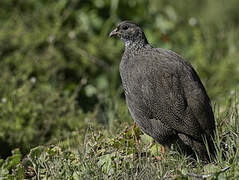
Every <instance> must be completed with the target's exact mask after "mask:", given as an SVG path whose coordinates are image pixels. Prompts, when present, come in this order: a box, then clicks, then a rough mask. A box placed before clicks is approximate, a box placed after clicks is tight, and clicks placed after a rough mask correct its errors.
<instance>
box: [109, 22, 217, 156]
mask: <svg viewBox="0 0 239 180" xmlns="http://www.w3.org/2000/svg"><path fill="white" fill-rule="evenodd" d="M112 36H117V37H119V38H120V39H121V40H123V42H124V46H125V51H124V55H123V57H122V59H121V62H120V76H121V79H122V83H123V88H124V92H125V97H126V102H127V105H128V108H129V111H130V114H131V116H132V117H133V119H134V120H135V122H136V124H137V125H138V126H139V127H140V128H141V130H142V131H143V132H144V133H146V134H148V135H149V136H151V137H153V138H154V139H155V140H156V141H157V142H159V143H160V144H162V145H164V146H170V145H171V144H173V143H176V144H178V145H179V146H180V148H181V150H183V151H184V152H185V153H187V154H191V153H192V152H196V153H197V154H198V156H199V158H201V159H208V153H207V150H206V146H205V140H206V141H207V143H208V147H209V151H210V152H211V153H214V144H213V138H214V131H215V121H214V115H213V111H212V108H211V105H210V99H209V97H208V95H207V93H206V90H205V88H204V87H203V84H202V82H201V81H200V79H199V77H198V75H197V73H196V72H195V70H194V69H193V67H192V66H191V65H190V64H189V63H188V62H187V61H186V60H184V59H183V58H182V57H181V56H179V55H178V54H176V53H175V52H173V51H170V50H166V49H162V48H153V47H152V46H151V45H150V44H149V43H148V41H147V39H146V37H145V35H144V32H143V30H142V29H141V28H140V27H139V26H138V25H137V24H135V23H133V22H129V21H124V22H122V23H120V24H119V25H118V26H117V28H116V29H115V30H113V31H112V32H111V33H110V37H112Z"/></svg>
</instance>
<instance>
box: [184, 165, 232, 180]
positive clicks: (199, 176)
mask: <svg viewBox="0 0 239 180" xmlns="http://www.w3.org/2000/svg"><path fill="white" fill-rule="evenodd" d="M228 169H230V166H227V167H225V168H223V169H221V170H220V172H217V173H219V174H220V173H223V172H225V171H227V170H228ZM217 173H213V174H205V175H200V174H194V173H187V175H188V176H191V177H195V178H199V179H206V178H209V177H210V176H213V175H215V174H217Z"/></svg>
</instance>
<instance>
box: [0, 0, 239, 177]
mask: <svg viewBox="0 0 239 180" xmlns="http://www.w3.org/2000/svg"><path fill="white" fill-rule="evenodd" d="M238 6H239V2H238V1H237V0H231V1H225V0H201V1H189V0H185V1H184V2H183V3H182V2H181V1H176V0H172V1H168V0H161V1H158V0H152V1H146V0H139V1H136V0H132V1H127V0H120V1H117V0H94V1H83V0H81V1H78V0H71V1H67V0H60V1H52V0H48V1H47V0H37V1H36V0H18V1H16V0H1V1H0V67H1V71H0V157H1V158H4V159H6V158H7V156H9V155H10V154H11V150H12V149H15V148H19V149H20V152H21V153H22V155H20V152H19V151H16V152H15V154H13V156H10V157H9V158H8V159H6V160H1V162H0V167H1V173H0V174H1V177H7V178H8V179H11V178H12V179H13V178H14V175H16V173H17V174H18V177H19V179H22V177H23V170H25V169H22V168H21V166H20V165H19V162H20V157H22V158H23V157H25V155H26V154H29V152H30V149H31V148H33V147H36V146H38V145H42V144H46V145H49V144H57V143H58V142H59V141H60V142H59V145H60V147H64V148H63V149H62V152H61V153H59V154H60V155H57V154H53V155H52V156H51V157H49V159H50V160H49V161H47V162H46V164H45V166H46V167H45V166H40V165H39V164H40V163H42V161H43V162H45V161H46V160H45V159H44V158H46V159H47V157H48V156H50V155H48V154H47V155H46V156H45V155H44V153H45V152H46V150H43V152H44V153H43V154H41V155H40V156H44V158H43V159H39V160H37V161H35V162H31V163H35V164H36V166H38V167H39V168H38V169H39V172H40V171H41V173H43V174H44V173H46V172H47V173H50V172H51V173H50V174H51V175H50V176H51V177H52V178H53V179H54V178H55V177H57V178H58V177H60V175H62V176H63V177H64V173H65V175H66V176H71V175H72V173H73V175H72V176H73V177H78V175H79V174H80V175H79V176H80V177H82V178H83V179H87V178H98V177H99V178H101V179H102V178H105V176H106V175H105V173H106V172H107V173H109V177H111V174H110V173H112V170H111V169H109V168H108V166H109V165H112V164H113V163H114V162H115V160H114V158H115V157H114V153H113V154H109V155H106V156H103V155H100V154H98V155H97V157H96V158H93V157H90V158H88V159H87V158H86V157H85V153H86V151H84V150H80V158H79V156H78V154H77V155H76V154H75V152H74V151H73V150H76V149H83V147H84V146H83V144H84V143H83V140H84V139H85V134H87V133H86V131H87V128H88V127H89V126H90V127H94V128H96V129H95V131H96V132H94V133H91V135H90V136H89V138H88V140H89V142H90V141H93V142H95V143H96V145H93V147H98V145H99V144H98V142H96V140H94V139H93V134H98V133H97V131H98V130H97V129H98V128H99V127H100V129H101V132H102V136H103V137H101V138H102V139H101V140H102V141H100V142H102V149H105V150H106V151H108V150H109V149H110V148H114V147H111V145H110V144H109V143H108V142H109V141H110V142H115V143H116V144H117V143H118V141H119V140H118V139H117V138H118V137H120V135H119V134H120V132H122V131H123V130H124V129H125V127H126V126H127V125H129V124H132V119H131V118H130V115H129V113H128V110H127V107H126V105H125V101H124V97H123V94H122V92H123V91H122V88H121V81H120V77H119V72H118V64H119V60H120V59H121V55H122V52H123V44H122V43H121V42H120V41H114V40H112V39H109V38H108V33H109V32H110V31H111V30H112V28H113V27H115V25H116V24H117V23H118V22H120V21H122V20H125V19H128V20H133V21H135V22H137V23H139V24H140V25H141V27H143V29H144V30H145V33H146V35H147V37H148V40H149V41H150V42H151V43H152V44H153V45H154V46H155V47H163V48H169V49H172V50H174V51H176V52H178V53H179V54H181V55H182V56H183V57H185V58H186V59H187V60H188V61H190V62H191V63H192V64H193V66H194V67H195V69H196V70H197V72H198V73H199V76H200V77H201V79H202V81H203V83H204V85H205V87H206V89H207V91H208V93H209V96H210V97H211V99H212V100H213V104H214V102H216V104H219V105H220V106H219V105H218V106H216V107H217V108H216V114H217V115H216V121H217V124H218V134H219V137H222V136H223V135H224V134H226V133H228V131H231V132H232V133H231V135H230V136H229V138H228V140H227V141H228V142H229V143H231V144H235V142H234V138H235V137H234V136H236V135H237V136H238V132H239V126H238V123H237V122H238V103H237V100H236V98H234V97H237V93H238V90H237V88H238V87H237V86H238V82H239V76H238V74H239V66H238V62H239V59H238V58H239V41H238V39H239V37H238V36H239V32H238V31H239V30H238V22H239V21H238V17H239V11H238V8H237V7H238ZM106 137H110V139H111V138H113V139H111V140H109V141H108V140H107V138H106ZM226 137H228V136H226ZM123 139H124V138H123ZM125 140H127V138H126V139H125ZM85 141H87V140H85ZM105 141H107V142H105ZM218 142H219V141H218ZM132 143H133V142H131V141H130V140H129V146H124V148H127V147H129V152H130V153H131V154H133V153H135V151H136V150H138V149H137V148H136V147H132V146H131V145H132ZM85 144H87V142H85ZM116 144H115V146H116ZM119 146H120V147H122V144H119ZM237 146H238V144H237ZM44 148H45V149H46V147H44ZM122 148H123V147H122ZM144 148H145V147H144ZM49 149H50V150H49V151H51V149H52V148H51V147H49ZM53 149H54V147H53ZM65 149H67V150H65ZM58 150H59V151H61V148H60V149H58ZM58 150H57V151H58ZM33 151H34V150H32V152H33ZM65 151H67V152H65ZM102 151H103V150H102ZM122 151H123V150H122ZM232 151H233V150H232V149H230V151H229V157H230V158H229V160H227V161H223V160H222V159H220V158H219V160H218V162H217V163H216V164H215V166H216V168H215V169H217V170H219V169H220V168H223V167H225V166H227V165H230V166H231V169H230V170H229V171H230V173H228V174H227V175H226V177H229V176H230V175H231V176H233V177H236V176H238V173H237V172H238V168H237V167H239V165H238V155H237V154H236V155H235V156H234V155H233V153H232ZM71 153H73V156H74V158H76V159H77V161H76V164H75V165H73V164H74V163H73V160H72V161H71V160H69V161H66V162H65V161H63V159H70V158H69V157H68V156H70V155H69V154H71ZM176 156H177V158H176V159H175V155H174V154H168V155H167V157H168V159H169V160H168V161H167V160H164V161H162V162H159V163H156V164H151V163H147V161H144V160H142V163H138V162H137V163H136V162H135V164H133V163H134V160H132V159H128V155H127V156H126V155H124V154H121V155H120V157H119V158H125V159H124V163H125V164H124V165H123V166H120V162H121V160H117V162H116V165H117V167H119V169H120V168H122V167H123V169H122V171H118V170H119V169H118V170H117V169H116V171H117V173H116V174H115V176H113V178H114V177H115V178H117V177H119V176H120V174H122V176H124V177H132V176H131V175H132V174H133V173H137V172H138V173H139V174H137V175H139V176H140V172H143V171H147V172H146V175H148V176H150V174H152V176H153V175H155V177H163V176H165V177H166V176H167V173H169V172H171V170H172V172H173V173H171V174H173V175H177V176H179V178H183V177H184V176H185V173H184V172H185V169H186V168H187V167H188V166H190V165H189V164H190V163H186V162H185V161H186V160H185V159H184V157H181V156H178V155H176ZM99 161H100V163H99V164H98V162H99ZM53 162H57V163H56V164H54V163H53ZM181 162H182V163H181ZM184 162H185V163H184ZM102 163H103V164H104V165H102ZM50 164H51V165H52V164H54V165H55V166H54V169H53V170H52V169H49V168H51V167H52V166H51V165H50ZM83 165H84V168H81V167H83ZM47 166H49V167H47ZM130 166H139V169H141V170H142V169H143V171H137V170H135V169H133V170H132V169H131V168H129V167H130ZM62 167H65V168H63V169H65V172H61V169H62ZM177 167H178V168H177ZM34 168H35V167H34ZM47 168H48V169H47ZM72 168H75V169H76V170H75V171H74V172H76V171H77V172H79V174H76V175H75V174H74V172H73V171H72ZM148 169H149V170H148ZM155 169H157V170H156V171H155ZM201 169H202V168H201V167H200V168H199V167H198V169H197V168H196V170H195V169H194V171H193V172H195V173H200V174H202V173H203V172H205V173H211V172H212V171H211V170H206V169H205V171H201ZM58 170H59V171H58ZM44 171H45V172H44ZM229 171H227V172H229ZM55 172H56V173H55ZM178 172H180V173H181V175H180V173H178ZM227 172H226V173H227ZM147 173H148V174H147ZM30 174H31V173H30ZM223 174H224V173H223ZM45 175H46V174H45ZM98 175H99V176H98ZM118 175H119V176H118ZM234 175H235V176H234ZM66 176H65V177H66ZM145 177H146V176H145ZM150 177H151V176H150ZM175 178H176V177H175Z"/></svg>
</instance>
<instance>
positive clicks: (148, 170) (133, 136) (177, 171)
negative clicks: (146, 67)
mask: <svg viewBox="0 0 239 180" xmlns="http://www.w3.org/2000/svg"><path fill="white" fill-rule="evenodd" d="M232 99H233V101H232V102H231V105H230V106H228V107H227V111H226V112H225V111H222V107H219V106H216V109H215V117H216V120H217V135H216V138H215V144H216V145H217V147H218V153H217V156H216V158H215V159H214V160H213V161H212V162H211V163H208V164H205V163H204V162H201V161H200V160H195V159H192V158H190V157H186V156H184V155H183V154H180V153H179V152H177V151H175V150H174V148H173V147H172V149H171V150H167V151H166V154H164V155H162V154H161V146H160V145H159V144H155V143H154V144H153V145H152V144H151V143H152V139H151V138H150V137H149V136H147V135H144V134H143V133H141V131H140V130H139V129H138V127H132V126H131V127H129V128H126V129H125V127H121V128H119V132H121V133H119V134H115V133H114V134H111V135H105V134H107V133H106V132H102V130H101V129H102V128H100V127H99V128H93V127H88V128H87V129H86V131H85V134H84V140H83V141H82V139H81V138H82V135H80V134H77V132H75V136H74V137H71V138H70V139H68V140H65V141H61V142H59V143H57V144H56V145H49V146H39V147H36V148H33V149H31V151H30V153H29V154H28V155H27V156H26V157H25V158H24V159H23V160H22V159H21V153H20V152H19V150H15V151H14V152H13V155H12V156H10V157H8V158H7V159H6V160H5V161H3V160H2V161H1V163H0V167H1V171H0V175H1V177H5V178H9V179H10V178H11V177H18V178H19V179H21V178H23V177H24V176H25V177H26V176H27V175H28V176H30V175H31V176H32V178H33V179H47V178H48V179H160V178H164V179H167V178H168V179H194V178H195V176H200V177H203V176H209V179H238V178H239V154H238V149H235V147H238V146H239V141H238V135H239V123H238V115H239V114H238V99H237V98H234V97H233V98H232ZM104 131H106V130H104ZM222 142H225V143H226V144H227V148H226V149H227V151H226V158H225V159H224V158H222V148H221V147H220V145H221V144H222ZM159 157H160V159H159ZM224 168H229V169H227V170H226V171H223V169H224Z"/></svg>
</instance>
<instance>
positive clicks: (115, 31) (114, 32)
mask: <svg viewBox="0 0 239 180" xmlns="http://www.w3.org/2000/svg"><path fill="white" fill-rule="evenodd" d="M118 34H119V32H118V29H117V28H116V29H114V30H113V31H112V32H111V33H110V35H109V37H113V36H117V35H118Z"/></svg>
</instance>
